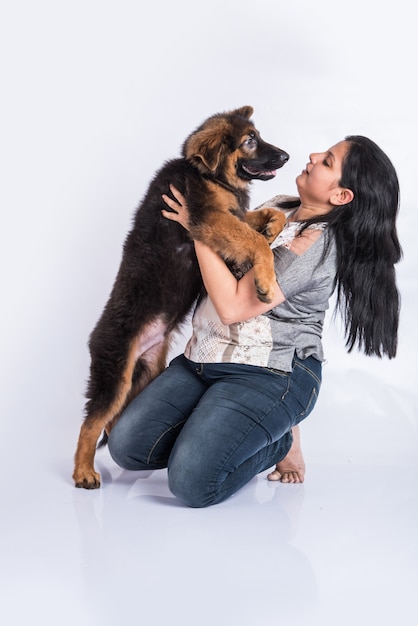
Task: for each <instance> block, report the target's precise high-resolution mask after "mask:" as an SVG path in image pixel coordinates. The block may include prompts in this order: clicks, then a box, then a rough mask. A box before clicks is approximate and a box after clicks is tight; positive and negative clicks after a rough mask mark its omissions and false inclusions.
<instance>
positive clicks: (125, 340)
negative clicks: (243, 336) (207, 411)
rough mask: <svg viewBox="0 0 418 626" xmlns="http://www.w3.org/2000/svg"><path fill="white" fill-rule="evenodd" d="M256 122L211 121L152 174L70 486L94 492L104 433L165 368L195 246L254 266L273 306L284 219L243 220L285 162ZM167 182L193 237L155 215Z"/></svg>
mask: <svg viewBox="0 0 418 626" xmlns="http://www.w3.org/2000/svg"><path fill="white" fill-rule="evenodd" d="M252 114H253V108H252V107H250V106H244V107H242V108H240V109H236V110H234V111H229V112H226V113H218V114H216V115H213V116H212V117H210V118H209V119H207V120H206V121H205V122H204V123H203V124H202V125H201V126H199V127H198V128H197V129H196V130H195V131H194V132H192V133H191V135H190V136H189V137H188V138H187V139H186V141H185V142H184V144H183V147H182V158H178V159H173V160H171V161H167V162H166V163H165V164H164V165H163V167H162V168H161V169H160V170H159V171H158V172H157V173H156V175H155V177H154V179H153V180H152V181H151V183H150V186H149V188H148V191H147V193H146V195H145V198H144V199H143V201H142V203H141V204H140V205H139V207H138V209H137V211H136V214H135V216H134V221H133V227H132V229H131V231H130V232H129V233H128V235H127V238H126V240H125V243H124V248H123V255H122V261H121V265H120V268H119V271H118V274H117V276H116V279H115V282H114V285H113V289H112V291H111V294H110V297H109V300H108V302H107V304H106V306H105V308H104V310H103V313H102V315H101V317H100V319H99V321H98V322H97V325H96V327H95V328H94V330H93V332H92V333H91V335H90V339H89V349H90V355H91V365H90V377H89V381H88V384H87V391H86V398H87V402H86V406H85V419H84V422H83V424H82V426H81V430H80V436H79V440H78V446H77V451H76V454H75V467H74V473H73V479H74V481H75V485H76V487H84V488H85V489H96V488H97V487H100V475H99V474H98V473H97V472H96V471H95V470H94V456H95V450H96V447H97V442H98V439H99V437H100V435H101V433H102V432H103V431H104V435H103V439H102V442H101V443H103V442H104V443H106V441H107V435H108V433H109V432H110V430H111V428H112V426H113V425H114V423H115V422H116V420H117V419H118V417H119V415H120V413H121V411H122V410H123V409H124V407H125V406H126V405H127V403H128V402H129V401H130V400H131V399H132V398H134V397H135V396H136V395H137V394H138V393H139V392H140V391H141V390H142V389H143V388H144V387H145V386H146V385H147V384H148V383H149V382H150V381H151V380H152V379H154V378H155V377H156V376H157V375H158V374H159V373H160V372H161V371H162V370H163V369H164V368H165V367H166V359H167V355H168V352H169V349H170V340H171V339H172V338H173V335H174V333H175V331H178V330H179V329H180V326H181V324H182V323H183V322H184V321H185V320H186V317H187V315H188V314H189V313H190V311H191V309H192V306H193V303H194V302H195V301H196V299H197V297H198V296H199V294H200V292H201V290H202V288H203V286H202V280H201V276H200V271H199V266H198V263H197V259H196V256H195V252H194V246H193V242H192V239H199V240H201V241H203V242H205V243H207V244H208V245H209V246H210V247H211V248H213V249H214V250H216V251H217V252H218V253H219V254H220V255H221V256H222V257H223V258H224V259H225V261H226V262H230V263H231V264H232V265H233V266H236V267H239V266H241V267H243V266H246V267H250V266H254V271H255V281H256V287H257V293H258V296H259V298H260V299H261V300H262V301H265V302H270V301H271V299H272V296H273V289H274V283H275V280H276V278H275V273H274V267H273V258H272V252H271V250H270V247H269V242H271V241H272V240H273V239H274V238H275V237H276V235H277V234H278V233H279V232H280V230H281V229H282V227H283V224H284V221H285V218H284V214H283V213H282V212H281V211H279V210H277V209H274V208H271V209H261V210H256V211H249V212H247V210H248V205H249V187H250V183H251V181H253V180H269V179H271V178H273V177H274V176H275V174H276V170H277V169H278V168H280V167H282V165H284V164H285V163H286V162H287V160H288V159H289V155H288V154H287V153H286V152H284V151H283V150H281V149H279V148H277V147H275V146H273V145H270V144H268V143H266V142H265V141H263V140H262V139H261V137H260V134H259V132H258V130H257V129H256V128H255V126H254V123H253V122H252V121H251V119H250V117H251V116H252ZM170 183H172V184H173V185H174V186H175V187H177V189H179V191H180V192H181V193H183V194H184V195H185V197H186V198H187V203H188V207H189V210H190V222H191V229H190V236H189V234H188V232H187V231H186V230H184V229H183V228H182V227H181V226H180V225H179V224H177V223H175V222H172V221H171V220H167V219H166V218H164V217H163V216H162V214H161V210H162V209H167V208H168V207H167V205H166V204H165V203H164V202H163V200H162V197H161V196H162V194H163V193H165V194H169V193H170V192H169V184H170ZM257 231H259V232H257ZM261 233H262V234H261ZM99 445H101V444H99Z"/></svg>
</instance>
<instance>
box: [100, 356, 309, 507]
mask: <svg viewBox="0 0 418 626" xmlns="http://www.w3.org/2000/svg"><path fill="white" fill-rule="evenodd" d="M320 385H321V363H320V362H319V361H318V360H317V359H315V358H313V357H309V358H307V359H305V360H303V361H302V360H300V359H299V358H297V357H296V356H295V358H294V363H293V371H292V372H279V371H277V370H271V369H268V368H264V367H256V366H253V365H241V364H234V363H194V362H193V361H189V360H188V359H187V358H186V357H185V356H184V355H181V356H178V357H176V358H175V359H173V361H171V363H170V365H169V366H168V367H167V368H166V369H165V370H164V372H162V374H160V375H159V376H158V377H157V378H156V379H155V380H153V381H152V382H151V383H150V384H149V385H148V386H147V387H146V388H145V389H144V390H143V391H142V392H141V393H140V394H139V395H138V396H137V397H136V398H135V399H134V400H133V401H132V402H131V403H130V404H129V406H128V407H127V408H126V409H125V411H124V412H123V413H122V415H121V417H120V418H119V420H118V421H117V423H116V424H115V426H114V427H113V429H112V431H111V433H110V435H109V440H108V445H109V451H110V454H111V456H112V458H113V459H114V461H115V462H116V463H117V464H118V465H120V466H121V467H123V468H125V469H128V470H143V469H144V470H145V469H146V470H150V469H161V468H165V467H167V469H168V481H169V488H170V490H171V492H172V493H173V494H174V495H175V496H176V497H177V498H179V499H180V500H181V501H182V502H184V503H185V504H187V505H188V506H191V507H205V506H208V505H211V504H217V503H219V502H222V501H223V500H225V499H226V498H228V497H229V496H231V495H232V494H233V493H235V492H236V491H238V489H240V488H241V487H242V486H244V485H245V484H246V483H247V482H249V481H250V480H251V479H252V478H253V477H254V476H255V475H256V474H258V473H259V472H262V471H264V470H266V469H268V468H269V467H271V466H273V465H275V463H277V462H278V461H280V460H282V459H283V458H284V457H285V456H286V454H287V453H288V452H289V450H290V447H291V445H292V433H291V428H292V426H295V425H296V424H298V423H299V422H300V421H301V420H303V419H304V418H305V417H306V416H307V415H308V414H309V413H310V412H311V410H312V409H313V407H314V405H315V402H316V399H317V397H318V392H319V388H320Z"/></svg>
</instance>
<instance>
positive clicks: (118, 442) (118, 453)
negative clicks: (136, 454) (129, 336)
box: [107, 429, 138, 470]
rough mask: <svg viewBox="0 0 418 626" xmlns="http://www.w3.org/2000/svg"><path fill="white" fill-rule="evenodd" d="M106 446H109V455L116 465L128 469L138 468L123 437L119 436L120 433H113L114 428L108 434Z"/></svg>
mask: <svg viewBox="0 0 418 626" xmlns="http://www.w3.org/2000/svg"><path fill="white" fill-rule="evenodd" d="M107 446H108V448H109V453H110V456H111V457H112V459H113V460H114V462H115V463H116V465H119V467H122V468H123V469H128V470H129V469H138V463H137V462H136V463H135V462H134V461H133V459H132V457H131V456H130V454H129V447H128V445H127V442H125V441H124V438H123V437H121V436H120V433H119V436H118V435H117V434H115V430H114V429H113V430H112V431H111V432H110V434H109V438H108V441H107Z"/></svg>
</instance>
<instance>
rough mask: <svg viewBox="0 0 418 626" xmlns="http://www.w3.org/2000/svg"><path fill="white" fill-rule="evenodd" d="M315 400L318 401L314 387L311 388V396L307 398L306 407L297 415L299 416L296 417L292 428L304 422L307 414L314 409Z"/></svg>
mask: <svg viewBox="0 0 418 626" xmlns="http://www.w3.org/2000/svg"><path fill="white" fill-rule="evenodd" d="M317 400H318V390H317V388H316V387H313V389H312V391H311V394H310V396H309V399H308V402H307V404H306V407H305V408H304V409H303V411H301V412H300V413H299V415H297V416H296V419H295V423H294V426H297V424H299V423H300V422H301V421H302V420H304V419H305V417H308V415H309V413H310V412H311V411H312V409H313V408H314V406H315V404H316V401H317Z"/></svg>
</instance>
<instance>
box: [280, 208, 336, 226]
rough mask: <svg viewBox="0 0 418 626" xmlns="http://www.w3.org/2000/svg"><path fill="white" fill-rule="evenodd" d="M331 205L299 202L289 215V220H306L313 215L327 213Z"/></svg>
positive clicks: (318, 215) (317, 215)
mask: <svg viewBox="0 0 418 626" xmlns="http://www.w3.org/2000/svg"><path fill="white" fill-rule="evenodd" d="M331 208H332V207H329V206H319V205H305V204H301V205H299V206H298V208H297V209H296V210H295V211H294V212H293V213H291V215H289V218H288V220H289V222H306V220H310V219H312V218H314V217H320V216H321V215H326V214H327V213H329V211H330V210H331Z"/></svg>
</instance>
